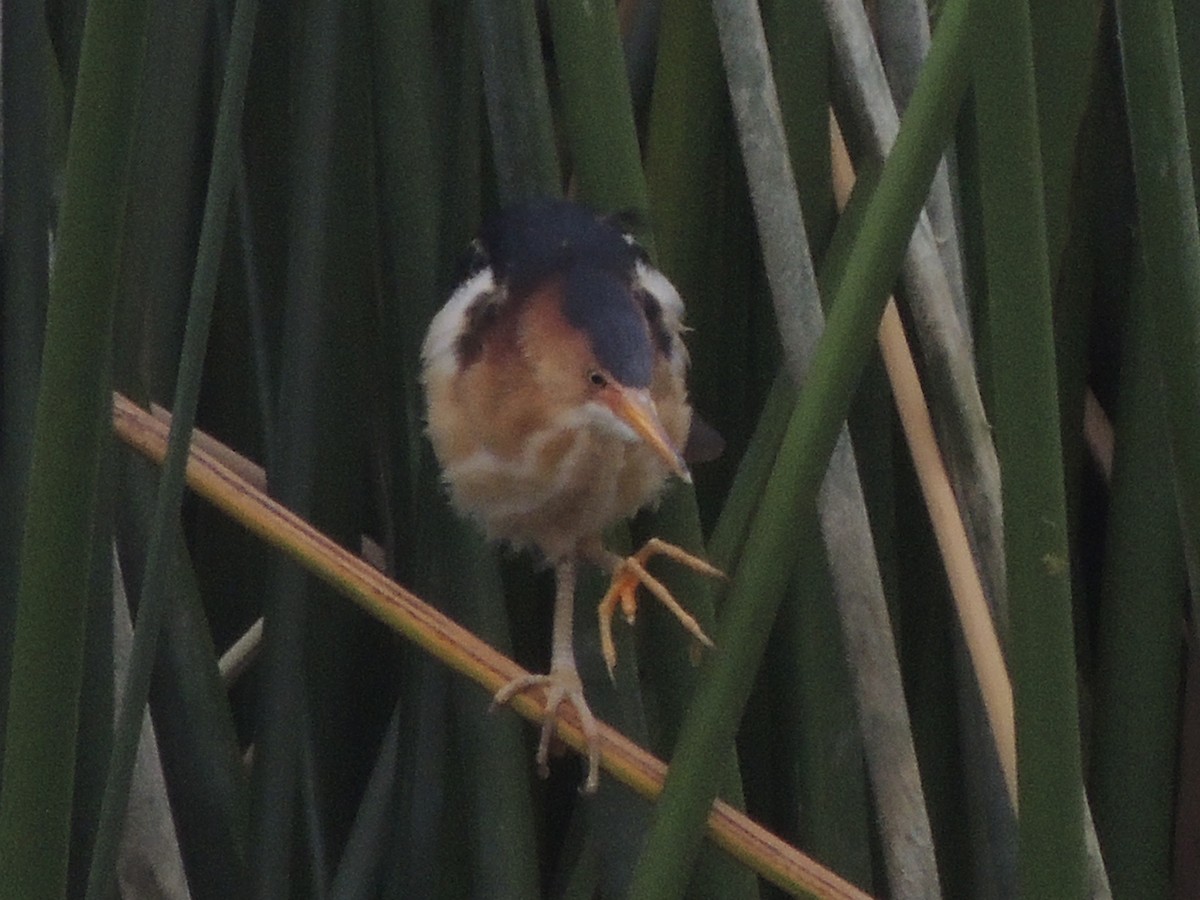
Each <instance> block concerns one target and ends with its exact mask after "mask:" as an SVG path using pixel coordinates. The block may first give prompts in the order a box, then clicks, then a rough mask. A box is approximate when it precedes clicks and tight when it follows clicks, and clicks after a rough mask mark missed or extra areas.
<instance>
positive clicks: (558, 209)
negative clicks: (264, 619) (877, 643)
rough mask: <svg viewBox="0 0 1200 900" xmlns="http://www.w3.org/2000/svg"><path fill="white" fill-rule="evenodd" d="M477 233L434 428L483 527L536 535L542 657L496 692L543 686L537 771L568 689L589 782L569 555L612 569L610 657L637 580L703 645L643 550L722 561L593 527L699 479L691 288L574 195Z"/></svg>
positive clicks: (441, 351) (594, 765)
mask: <svg viewBox="0 0 1200 900" xmlns="http://www.w3.org/2000/svg"><path fill="white" fill-rule="evenodd" d="M474 250H475V258H474V260H473V263H472V266H471V269H470V272H469V274H468V275H467V277H466V278H465V279H464V280H463V281H462V283H461V284H460V285H459V286H458V288H457V289H456V290H455V291H454V293H453V294H452V295H451V297H450V299H449V300H448V301H447V303H446V305H445V306H444V307H443V308H442V310H441V311H440V312H439V313H438V314H437V315H436V316H435V317H434V319H433V322H432V324H431V325H430V327H429V333H428V335H427V336H426V338H425V344H424V347H423V349H422V360H423V365H424V369H423V373H422V379H423V381H424V384H425V392H426V404H427V410H426V412H427V418H428V424H429V436H430V438H431V440H432V442H433V448H434V452H435V453H436V455H437V458H438V462H439V463H440V464H441V467H442V472H443V474H444V477H445V481H446V483H447V485H449V488H450V494H451V499H452V501H453V503H454V505H455V507H456V508H457V509H458V510H459V511H460V512H462V513H465V514H467V515H469V516H470V517H472V518H474V519H475V520H477V521H478V522H479V523H480V524H481V525H482V526H483V528H484V529H485V530H486V532H487V534H488V536H489V537H491V538H494V539H497V540H501V541H504V542H507V543H508V544H511V545H513V546H515V547H530V548H533V549H535V550H536V551H538V552H539V553H540V554H541V555H542V556H543V557H544V558H545V560H546V561H547V562H548V563H550V564H551V565H553V567H554V574H555V585H556V590H555V603H554V623H553V645H552V650H551V662H550V672H549V674H548V675H534V676H529V677H527V678H522V679H519V680H517V681H514V682H512V683H511V684H508V685H507V686H505V687H504V688H503V689H501V690H500V691H499V692H498V693H497V694H496V698H495V702H496V703H497V704H503V703H505V702H507V701H508V700H509V699H511V698H512V697H513V696H514V695H515V694H517V693H518V692H520V691H524V690H526V689H528V688H531V687H535V686H539V687H543V688H545V690H546V695H547V696H546V717H545V720H544V723H543V726H542V733H541V740H540V742H539V745H538V752H537V761H538V765H539V770H540V771H541V772H542V774H543V775H544V774H545V772H546V767H547V757H548V753H549V745H550V737H551V735H552V733H553V730H554V722H555V717H556V715H557V711H558V708H559V706H560V705H561V704H562V703H563V702H564V701H569V702H570V703H572V704H573V705H574V706H575V709H576V710H577V712H578V713H579V719H580V722H581V724H582V726H583V731H584V735H585V737H586V739H587V745H588V776H587V781H586V782H585V784H584V789H585V790H586V791H588V792H591V791H594V790H595V789H596V786H597V784H598V781H599V750H598V735H597V728H596V722H595V718H594V717H593V715H592V712H591V710H590V709H589V708H588V705H587V701H586V700H585V699H584V696H583V686H582V683H581V682H580V679H579V675H578V672H577V670H576V665H575V651H574V647H573V643H572V631H573V627H572V615H573V607H574V599H575V574H576V565H577V563H578V562H579V561H580V560H583V561H586V562H590V563H593V564H595V565H597V566H600V567H601V568H602V569H604V570H605V571H607V572H608V573H610V575H611V577H612V583H611V586H610V588H609V590H608V592H607V593H606V594H605V596H604V598H603V600H602V601H601V602H600V607H599V616H600V635H601V646H602V650H603V653H604V658H605V662H606V663H607V664H608V667H609V672H610V674H611V672H612V671H613V666H614V664H615V662H616V651H615V649H614V646H613V641H612V617H613V614H614V613H615V611H616V609H617V607H618V606H619V607H620V608H621V611H622V612H623V614H624V615H625V618H626V619H627V620H628V621H629V622H632V621H633V617H634V613H635V611H636V609H637V596H636V595H637V589H638V587H639V586H640V585H645V586H646V587H647V588H648V589H649V590H650V592H651V593H652V594H654V596H655V597H657V598H658V599H659V600H660V601H661V602H662V603H663V604H664V605H666V606H667V608H668V609H670V610H671V612H672V613H674V615H675V616H676V617H677V618H678V619H679V621H680V622H681V623H682V624H683V626H684V628H686V629H687V631H688V632H690V633H691V635H692V636H693V637H694V638H695V639H696V640H697V641H700V642H701V643H703V644H706V645H709V646H711V641H710V640H709V639H708V637H707V636H706V635H705V634H704V631H703V630H702V629H701V628H700V626H699V625H698V624H697V622H696V620H695V619H694V618H693V617H692V616H691V615H689V614H688V613H687V612H686V611H685V610H684V609H683V608H682V607H681V606H680V605H679V603H678V602H676V600H675V598H674V597H672V596H671V593H670V591H668V590H667V588H666V587H665V586H664V585H663V584H662V583H661V582H659V581H658V580H656V579H655V578H654V577H653V576H651V575H650V574H649V573H648V572H647V571H646V568H645V565H646V561H647V560H648V559H649V558H650V557H651V556H653V555H656V554H662V555H665V556H668V557H670V558H672V559H674V560H677V561H678V562H681V563H683V564H684V565H686V566H690V567H691V568H693V569H697V570H699V571H701V572H704V573H706V574H709V575H720V573H719V572H718V571H717V570H716V569H714V568H713V567H712V566H710V565H709V564H708V563H706V562H704V561H703V560H701V559H699V558H697V557H695V556H693V555H691V554H689V553H687V552H685V551H684V550H682V549H680V548H678V547H675V546H674V545H671V544H667V543H665V542H663V541H658V540H651V541H650V542H648V543H647V544H646V545H645V546H644V547H643V548H642V549H641V550H639V551H638V552H637V553H635V554H634V555H633V556H630V557H621V556H619V555H617V554H615V553H612V552H610V551H609V550H607V549H606V548H605V547H604V546H603V544H602V542H601V535H602V533H603V532H604V530H605V529H606V528H607V527H608V526H610V525H612V524H613V523H615V522H617V521H619V520H621V519H625V518H628V517H629V516H631V515H633V514H634V513H635V512H637V511H638V510H639V509H641V508H642V507H644V506H646V505H648V504H651V503H653V502H655V501H656V500H657V498H658V497H659V495H660V494H661V493H662V491H663V489H664V487H665V485H666V483H667V480H668V478H669V477H670V476H671V475H672V474H673V475H675V476H676V477H678V478H681V479H683V480H684V481H690V480H691V475H690V473H689V471H688V467H687V464H686V463H685V462H684V457H683V452H682V450H683V448H684V447H685V445H686V443H687V440H688V435H689V429H690V428H691V426H692V410H691V406H690V405H689V403H688V395H687V384H686V377H687V369H688V355H687V350H686V349H685V347H684V345H683V340H682V332H683V331H684V327H683V322H682V320H683V302H682V300H680V297H679V294H678V292H677V291H676V290H675V288H674V287H673V286H672V285H671V283H670V282H669V281H668V280H667V279H666V277H664V276H663V275H662V274H661V273H660V272H659V271H658V270H656V269H655V268H654V267H653V266H652V265H651V264H650V262H649V259H648V258H647V256H646V253H645V252H644V251H643V250H642V248H641V247H639V246H638V244H637V243H636V242H635V241H634V240H633V238H632V237H631V236H629V235H627V234H624V233H622V231H621V230H620V229H618V228H617V227H616V226H615V225H614V224H612V223H611V222H609V221H607V220H604V219H601V218H599V217H597V216H595V215H594V214H592V213H591V212H589V211H587V210H586V209H584V208H583V207H581V206H578V205H576V204H573V203H568V202H564V201H550V200H542V201H534V202H529V203H523V204H519V205H516V206H513V207H510V208H509V209H507V210H505V211H503V212H502V213H500V214H499V215H498V216H496V217H495V218H494V219H492V220H491V221H490V222H489V223H487V224H486V225H485V227H484V229H483V231H482V233H481V235H480V237H479V239H478V240H477V241H476V242H475V244H474Z"/></svg>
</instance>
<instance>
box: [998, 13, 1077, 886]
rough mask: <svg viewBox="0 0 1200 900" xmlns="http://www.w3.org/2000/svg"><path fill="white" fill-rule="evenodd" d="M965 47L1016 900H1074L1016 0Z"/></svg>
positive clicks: (1073, 779)
mask: <svg viewBox="0 0 1200 900" xmlns="http://www.w3.org/2000/svg"><path fill="white" fill-rule="evenodd" d="M975 44H976V46H975V50H976V57H975V58H976V66H977V68H976V73H977V77H976V82H975V95H976V101H977V103H978V135H979V161H980V183H981V184H980V187H981V195H982V202H983V226H984V241H985V255H986V263H985V265H986V275H987V288H988V304H989V306H988V320H989V324H990V328H991V335H992V345H991V350H992V354H993V365H992V372H993V376H992V377H993V381H994V405H993V422H994V425H995V433H996V448H997V453H998V455H999V457H1000V466H1001V473H1002V479H1003V486H1002V496H1003V501H1004V532H1005V545H1006V553H1005V555H1006V567H1007V572H1008V595H1009V607H1010V620H1011V625H1010V637H1009V660H1010V665H1011V667H1012V674H1013V689H1014V700H1015V704H1016V726H1017V772H1018V782H1019V809H1020V811H1019V823H1018V830H1019V836H1018V856H1019V861H1018V873H1019V874H1018V878H1019V880H1020V885H1021V891H1022V894H1023V895H1025V896H1028V897H1076V896H1080V895H1081V894H1082V892H1083V889H1084V843H1083V798H1082V781H1081V772H1080V749H1079V728H1078V724H1077V723H1078V710H1077V707H1076V695H1075V677H1076V673H1075V654H1074V635H1073V631H1072V622H1071V586H1070V565H1069V561H1068V558H1067V535H1066V508H1065V504H1066V501H1065V495H1064V486H1063V468H1062V466H1063V463H1062V446H1061V439H1060V435H1059V424H1058V423H1059V414H1058V396H1057V387H1056V384H1055V359H1054V337H1053V329H1052V322H1051V308H1050V271H1049V263H1048V261H1047V255H1046V226H1045V215H1044V202H1045V200H1044V190H1043V185H1042V172H1041V153H1040V150H1039V140H1038V124H1037V106H1036V101H1035V98H1034V80H1033V48H1032V34H1031V27H1030V19H1029V7H1028V4H1027V3H1026V0H994V2H991V3H982V4H980V5H979V11H978V20H977V22H976V42H975Z"/></svg>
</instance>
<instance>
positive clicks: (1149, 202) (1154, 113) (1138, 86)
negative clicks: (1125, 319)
mask: <svg viewBox="0 0 1200 900" xmlns="http://www.w3.org/2000/svg"><path fill="white" fill-rule="evenodd" d="M1117 20H1118V23H1119V27H1118V31H1119V32H1120V35H1121V62H1122V64H1123V67H1124V70H1125V100H1126V111H1127V114H1128V117H1129V130H1130V137H1131V140H1132V144H1133V169H1134V180H1135V182H1136V184H1137V197H1138V228H1139V232H1140V237H1141V241H1140V245H1141V252H1142V257H1143V259H1144V261H1145V266H1146V282H1147V284H1148V285H1150V289H1151V291H1152V292H1153V293H1152V298H1153V299H1152V302H1151V303H1150V311H1151V315H1152V316H1153V317H1154V324H1155V328H1156V330H1157V332H1158V356H1159V359H1160V360H1161V361H1162V378H1163V388H1164V390H1165V398H1166V413H1167V416H1166V419H1167V426H1168V429H1169V433H1170V439H1171V453H1172V463H1173V465H1174V470H1175V490H1176V494H1177V497H1178V502H1179V510H1180V518H1181V521H1182V525H1183V539H1184V547H1185V549H1186V551H1187V552H1188V554H1189V556H1191V557H1193V559H1192V562H1193V564H1194V563H1195V559H1194V557H1195V555H1196V554H1197V553H1200V229H1198V226H1197V222H1196V185H1195V183H1194V182H1193V180H1192V163H1191V156H1190V154H1189V152H1188V135H1187V122H1186V118H1185V114H1184V105H1183V89H1182V86H1181V82H1180V69H1179V56H1178V44H1177V42H1176V38H1175V16H1174V13H1173V11H1172V9H1171V4H1170V2H1169V0H1143V2H1138V3H1129V2H1125V0H1123V2H1120V3H1118V4H1117ZM1194 114H1195V113H1194V111H1193V115H1194ZM1192 576H1193V583H1192V585H1191V590H1192V612H1193V617H1192V618H1193V623H1194V622H1195V620H1196V614H1198V613H1200V584H1197V583H1195V579H1196V577H1197V573H1196V572H1195V571H1193V573H1192Z"/></svg>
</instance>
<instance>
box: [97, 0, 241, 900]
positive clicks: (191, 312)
mask: <svg viewBox="0 0 1200 900" xmlns="http://www.w3.org/2000/svg"><path fill="white" fill-rule="evenodd" d="M257 10H258V3H257V0H241V2H239V3H238V9H237V13H236V14H235V15H234V31H233V41H232V43H231V46H230V53H229V60H228V65H227V73H228V74H227V77H226V80H225V86H224V89H223V91H222V95H221V106H220V113H219V115H218V121H217V138H216V147H215V149H214V152H213V163H212V173H211V177H210V179H209V185H208V197H207V199H206V203H205V209H204V222H203V225H202V228H201V233H200V250H199V253H198V256H197V261H196V269H195V273H194V276H193V280H192V293H191V303H190V305H189V309H188V320H187V329H186V332H185V334H184V343H183V348H182V351H181V354H180V364H179V373H178V377H177V380H176V391H175V399H174V403H173V404H172V411H173V417H172V420H171V438H170V444H169V445H168V447H167V458H166V460H165V462H164V465H163V473H162V478H161V481H160V482H159V486H158V494H157V497H156V501H155V506H154V519H153V524H152V525H151V531H150V547H149V549H148V550H147V553H146V569H145V573H144V575H143V581H142V591H141V597H140V601H139V603H138V616H137V629H136V631H135V634H134V638H133V650H132V653H131V655H130V661H129V673H128V675H127V677H126V682H125V690H124V698H123V701H122V703H121V708H120V711H119V713H118V716H117V727H116V730H115V735H114V742H113V750H112V761H111V763H110V769H109V776H108V782H107V784H106V785H105V790H104V800H103V805H102V807H101V811H100V825H99V828H98V835H97V841H96V848H95V853H94V855H93V857H92V866H91V869H90V871H89V873H88V896H89V897H94V898H100V897H105V896H108V895H110V894H111V892H112V890H113V887H114V885H115V883H116V868H117V866H116V860H117V852H118V847H119V845H120V839H121V834H122V832H123V823H124V820H125V810H126V807H127V805H128V802H129V789H130V785H131V783H132V781H133V764H134V759H135V757H136V755H137V747H138V739H139V736H140V734H141V729H142V719H143V715H144V711H145V708H146V701H147V699H148V697H149V694H150V676H151V673H152V671H153V667H154V662H155V657H156V655H157V650H158V638H159V633H160V631H161V628H162V623H163V619H164V617H165V616H166V612H167V610H166V606H167V604H168V602H169V593H168V591H167V583H168V572H169V564H170V562H171V560H172V555H173V552H174V550H175V547H174V545H173V541H174V538H175V536H176V532H175V530H174V527H173V525H172V523H173V522H174V521H175V520H176V519H177V518H178V516H179V509H180V504H181V503H182V501H183V485H184V468H185V466H186V464H187V454H188V447H189V444H190V436H191V430H192V425H193V423H194V422H195V416H196V404H197V401H198V399H199V396H200V376H201V373H202V371H203V368H204V351H205V347H206V346H207V343H208V329H209V323H210V322H211V319H212V309H213V303H214V301H215V298H216V287H217V275H218V272H219V269H220V261H221V249H222V247H223V246H224V244H225V240H224V237H225V223H226V220H227V213H228V210H229V198H230V195H231V193H232V188H233V174H234V165H233V164H234V154H235V151H236V149H237V144H238V137H239V135H240V127H239V125H240V122H241V112H242V98H243V96H244V91H245V84H246V75H247V72H248V71H249V67H250V47H251V44H252V42H253V36H254V20H255V17H256V14H257Z"/></svg>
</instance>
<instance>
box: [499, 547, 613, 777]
mask: <svg viewBox="0 0 1200 900" xmlns="http://www.w3.org/2000/svg"><path fill="white" fill-rule="evenodd" d="M574 612H575V560H574V559H563V560H559V562H558V563H557V564H556V565H555V567H554V624H553V629H554V635H553V639H552V643H551V645H550V674H549V675H526V676H525V677H523V678H518V679H516V680H514V681H510V682H509V683H508V684H506V685H505V686H504V687H502V688H501V689H500V690H499V691H497V693H496V696H495V698H494V699H493V700H492V707H493V708H495V707H496V706H502V705H504V704H505V703H507V702H508V701H509V700H511V699H512V698H513V697H514V696H516V695H517V694H519V693H520V692H521V691H524V690H527V689H529V688H531V687H542V688H545V690H546V713H545V718H544V719H542V736H541V739H540V740H539V741H538V749H537V757H536V759H537V764H538V774H539V775H541V776H542V777H543V778H545V777H546V776H547V775H548V774H549V758H550V738H551V736H552V735H553V734H554V723H555V722H556V721H557V719H558V708H559V707H560V706H561V705H562V704H563V702H564V701H568V702H570V703H571V705H572V706H574V707H575V711H576V712H577V713H578V714H579V724H580V727H581V728H582V729H583V738H584V743H585V744H586V745H587V756H588V774H587V781H585V782H584V784H583V791H584V793H585V794H594V793H595V792H596V788H597V787H598V786H599V784H600V731H599V729H598V728H597V727H596V717H595V716H593V715H592V711H591V709H590V708H589V707H588V705H587V701H586V700H585V699H584V697H583V682H582V681H580V680H579V671H578V669H577V668H576V666H575V644H574V625H573V621H574Z"/></svg>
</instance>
